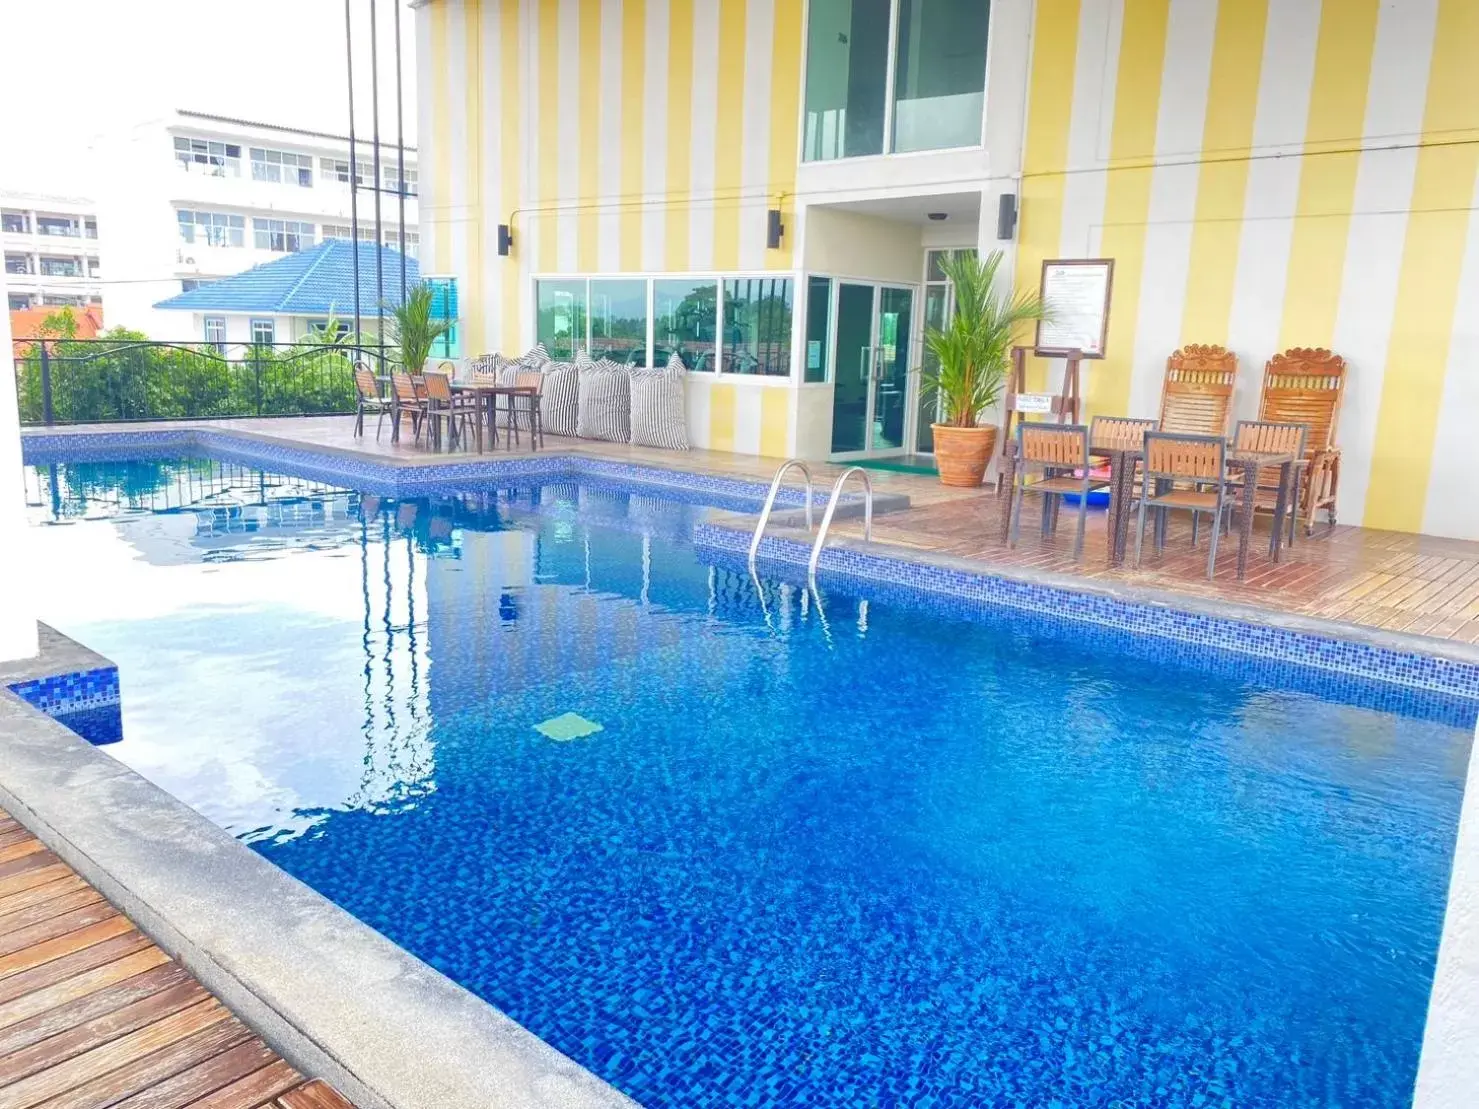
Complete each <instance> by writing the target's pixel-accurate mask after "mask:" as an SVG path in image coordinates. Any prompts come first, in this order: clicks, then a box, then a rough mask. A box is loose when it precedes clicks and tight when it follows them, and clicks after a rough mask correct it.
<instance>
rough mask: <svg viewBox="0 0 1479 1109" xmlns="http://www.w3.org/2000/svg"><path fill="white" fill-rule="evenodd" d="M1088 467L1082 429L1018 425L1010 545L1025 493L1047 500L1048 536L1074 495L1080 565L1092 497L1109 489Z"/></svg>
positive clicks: (1076, 554)
mask: <svg viewBox="0 0 1479 1109" xmlns="http://www.w3.org/2000/svg"><path fill="white" fill-rule="evenodd" d="M1089 465H1090V463H1089V429H1088V428H1087V427H1085V426H1084V425H1083V424H1029V423H1021V424H1018V425H1017V463H1016V471H1015V480H1014V481H1013V483H1012V490H1011V497H1012V503H1011V509H1010V511H1011V526H1010V528H1009V530H1008V532H1007V545H1008V546H1011V547H1015V546H1016V545H1017V531H1018V526H1019V524H1020V522H1021V516H1022V498H1023V497H1024V496H1025V495H1026V494H1028V493H1036V494H1038V495H1040V496H1041V497H1042V498H1043V514H1042V533H1043V535H1045V536H1046V535H1048V534H1050V533H1051V532H1053V531H1054V530H1056V528H1057V525H1058V507H1059V505H1060V504H1061V503H1062V500H1063V497H1064V495H1065V494H1069V493H1072V494H1075V495H1077V496H1078V530H1077V532H1076V534H1075V536H1074V541H1073V558H1074V561H1075V562H1076V561H1078V559H1079V558H1081V557H1082V556H1083V551H1084V526H1085V524H1086V523H1087V521H1088V513H1089V493H1090V492H1092V491H1093V490H1095V489H1103V488H1105V487H1106V486H1108V484H1109V482H1107V481H1104V480H1102V479H1095V478H1093V477H1091V476H1090V474H1089ZM1034 474H1035V475H1036V478H1035V480H1034V479H1033V478H1034Z"/></svg>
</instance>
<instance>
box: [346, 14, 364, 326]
mask: <svg viewBox="0 0 1479 1109" xmlns="http://www.w3.org/2000/svg"><path fill="white" fill-rule="evenodd" d="M349 4H350V0H344V53H345V63H346V64H345V69H346V72H347V73H348V74H349V250H350V257H351V258H352V260H353V261H352V264H353V266H354V341H355V342H356V343H358V342H359V341H360V307H359V192H358V190H357V189H356V188H355V178H356V177H358V176H359V160H358V158H357V157H356V156H355V149H356V148H355V145H354V39H353V37H352V29H351V25H350V20H349Z"/></svg>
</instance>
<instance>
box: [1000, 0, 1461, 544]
mask: <svg viewBox="0 0 1479 1109" xmlns="http://www.w3.org/2000/svg"><path fill="white" fill-rule="evenodd" d="M1030 49H1031V52H1032V65H1031V76H1030V78H1029V88H1028V112H1027V119H1026V132H1025V137H1024V151H1023V179H1022V183H1021V196H1022V212H1021V225H1020V233H1019V250H1018V257H1017V276H1018V281H1019V283H1026V284H1028V285H1035V284H1036V282H1037V279H1038V273H1039V267H1040V264H1041V261H1042V259H1043V258H1045V257H1073V256H1090V257H1097V256H1105V257H1112V258H1114V259H1115V279H1114V304H1113V308H1112V311H1111V319H1110V331H1109V342H1108V351H1109V356H1108V358H1106V359H1105V360H1104V361H1103V362H1101V363H1093V364H1090V368H1089V369H1088V370H1087V372H1086V377H1087V381H1086V388H1087V393H1088V398H1089V409H1090V410H1091V411H1098V412H1106V413H1117V412H1127V411H1128V412H1134V413H1147V414H1149V413H1153V412H1154V411H1155V408H1156V405H1157V403H1158V391H1159V388H1160V381H1161V374H1162V371H1163V369H1164V364H1165V357H1166V355H1167V353H1169V352H1170V351H1171V350H1173V349H1174V348H1175V347H1177V346H1178V345H1180V344H1182V343H1188V342H1203V343H1221V344H1224V345H1226V346H1228V347H1230V348H1231V349H1233V350H1235V351H1236V352H1237V353H1238V356H1239V359H1240V363H1241V367H1242V370H1241V377H1240V380H1239V386H1238V399H1237V407H1238V415H1239V416H1242V417H1250V416H1254V415H1255V414H1256V409H1257V402H1258V390H1259V383H1260V380H1261V374H1262V369H1263V364H1264V362H1265V361H1266V360H1267V359H1268V357H1269V356H1270V355H1272V354H1273V353H1275V352H1276V351H1279V350H1283V349H1285V348H1288V347H1291V346H1324V347H1330V348H1332V349H1333V350H1336V351H1338V352H1339V353H1340V354H1342V355H1344V356H1345V358H1346V359H1347V361H1348V362H1349V364H1350V371H1349V380H1348V384H1347V387H1346V394H1345V401H1344V405H1343V408H1342V411H1341V416H1340V427H1339V442H1340V445H1341V447H1342V450H1343V469H1342V474H1341V487H1340V503H1339V510H1340V517H1341V519H1342V521H1343V522H1347V523H1364V524H1365V525H1366V526H1368V527H1377V528H1394V529H1399V530H1403V531H1422V532H1427V533H1431V534H1437V535H1450V536H1463V537H1467V538H1479V495H1476V489H1475V477H1476V474H1479V341H1476V340H1479V221H1476V220H1475V219H1474V218H1473V212H1474V208H1475V196H1476V192H1475V190H1476V176H1479V175H1476V170H1479V85H1476V83H1475V72H1474V69H1475V61H1476V59H1479V3H1476V2H1475V0H1385V2H1383V0H1324V2H1323V3H1322V2H1321V0H1220V2H1219V0H1038V2H1037V11H1036V18H1035V23H1034V35H1033V40H1032V43H1031V47H1030Z"/></svg>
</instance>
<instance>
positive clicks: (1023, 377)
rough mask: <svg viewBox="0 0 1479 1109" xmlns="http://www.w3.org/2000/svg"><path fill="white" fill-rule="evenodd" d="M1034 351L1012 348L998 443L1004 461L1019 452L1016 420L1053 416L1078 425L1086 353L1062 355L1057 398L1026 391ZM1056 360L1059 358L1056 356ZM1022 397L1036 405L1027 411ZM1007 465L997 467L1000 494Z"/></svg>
mask: <svg viewBox="0 0 1479 1109" xmlns="http://www.w3.org/2000/svg"><path fill="white" fill-rule="evenodd" d="M1031 352H1032V348H1031V347H1013V348H1012V368H1011V371H1010V372H1009V373H1008V375H1007V388H1006V395H1005V396H1004V397H1003V398H1002V405H1001V407H1002V426H1001V437H1000V442H999V443H998V447H997V450H998V453H999V454H1000V455H1001V460H1000V461H1001V462H1002V463H1005V462H1006V460H1007V452H1009V451H1012V450H1015V449H1016V441H1015V439H1014V438H1013V436H1014V434H1015V433H1016V427H1015V426H1014V425H1013V419H1012V418H1013V417H1014V416H1015V417H1016V422H1017V423H1020V422H1021V421H1022V418H1023V417H1024V416H1027V415H1034V416H1053V417H1056V419H1057V422H1058V423H1060V424H1076V423H1078V419H1079V411H1080V403H1081V394H1080V392H1079V374H1078V371H1079V365H1080V363H1082V362H1083V358H1084V356H1083V353H1082V352H1081V351H1077V350H1070V351H1067V352H1066V353H1064V354H1063V355H1061V357H1062V358H1063V361H1064V365H1063V388H1062V389H1061V390H1060V391H1059V392H1058V394H1057V395H1056V396H1051V395H1049V394H1043V393H1028V392H1027V388H1026V386H1027V355H1028V354H1029V353H1031ZM1054 357H1060V356H1058V355H1054ZM1044 396H1047V397H1048V400H1047V404H1046V407H1043V405H1042V398H1043V397H1044ZM1019 397H1032V398H1034V399H1035V401H1036V403H1033V404H1031V405H1030V406H1028V407H1027V408H1026V410H1025V411H1024V409H1023V407H1022V404H1023V403H1024V402H1022V401H1019V400H1018V398H1019ZM1005 468H1006V467H1005V466H1004V465H998V466H997V468H996V491H997V492H998V493H1000V492H1001V481H1002V474H1003V472H1004V471H1005Z"/></svg>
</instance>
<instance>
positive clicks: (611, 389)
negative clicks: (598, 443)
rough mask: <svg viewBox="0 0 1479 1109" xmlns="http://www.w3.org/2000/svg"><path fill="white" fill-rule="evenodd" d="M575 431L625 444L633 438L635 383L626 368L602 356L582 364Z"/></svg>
mask: <svg viewBox="0 0 1479 1109" xmlns="http://www.w3.org/2000/svg"><path fill="white" fill-rule="evenodd" d="M575 426H576V431H575V433H576V434H577V435H579V436H580V437H581V438H582V439H600V440H602V441H603V442H607V443H625V442H627V441H628V440H629V439H631V437H632V386H631V376H630V375H629V374H628V373H627V370H626V367H625V366H621V365H618V364H617V363H615V362H611V361H608V360H607V359H604V358H603V359H601V361H600V362H597V363H595V364H594V365H582V366H581V367H580V402H579V410H578V412H577V415H576V425H575Z"/></svg>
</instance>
